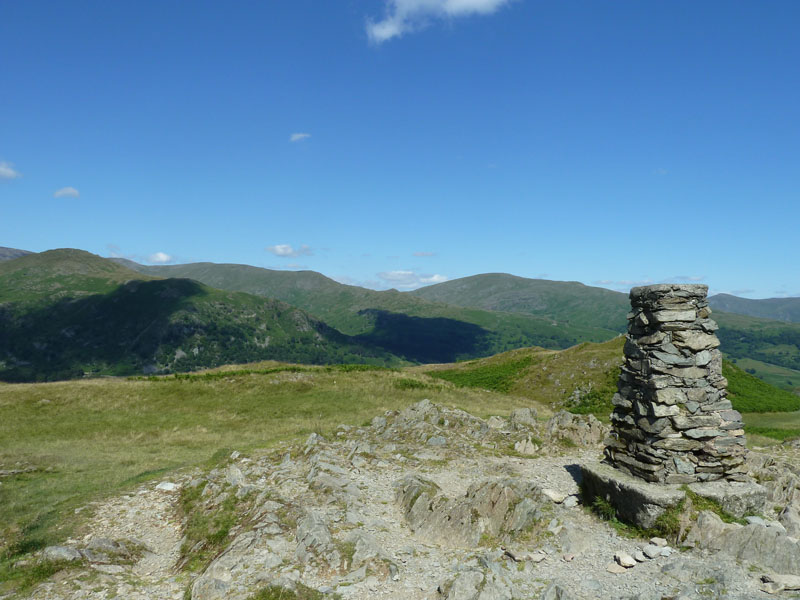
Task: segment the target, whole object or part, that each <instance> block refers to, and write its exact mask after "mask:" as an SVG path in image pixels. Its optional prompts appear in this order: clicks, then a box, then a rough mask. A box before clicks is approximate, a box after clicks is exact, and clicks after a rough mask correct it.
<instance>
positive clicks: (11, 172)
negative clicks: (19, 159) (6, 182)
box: [0, 160, 22, 179]
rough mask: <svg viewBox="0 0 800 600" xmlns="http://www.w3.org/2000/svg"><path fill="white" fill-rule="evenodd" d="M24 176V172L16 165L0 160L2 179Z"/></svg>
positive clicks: (0, 177) (0, 176) (0, 175)
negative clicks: (16, 167)
mask: <svg viewBox="0 0 800 600" xmlns="http://www.w3.org/2000/svg"><path fill="white" fill-rule="evenodd" d="M17 177H22V173H20V172H19V171H17V170H16V169H15V168H14V165H12V164H11V163H7V162H5V161H2V160H0V179H16V178H17Z"/></svg>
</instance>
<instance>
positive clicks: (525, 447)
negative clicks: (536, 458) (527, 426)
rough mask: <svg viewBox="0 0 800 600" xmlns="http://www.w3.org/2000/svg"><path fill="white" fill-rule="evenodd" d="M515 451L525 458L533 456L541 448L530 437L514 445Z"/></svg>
mask: <svg viewBox="0 0 800 600" xmlns="http://www.w3.org/2000/svg"><path fill="white" fill-rule="evenodd" d="M514 450H515V451H517V452H519V453H520V454H523V455H525V456H533V455H534V454H536V453H537V452H539V446H537V445H536V444H534V443H533V442H532V441H531V438H530V436H528V438H527V439H524V440H520V441H518V442H517V443H515V444H514Z"/></svg>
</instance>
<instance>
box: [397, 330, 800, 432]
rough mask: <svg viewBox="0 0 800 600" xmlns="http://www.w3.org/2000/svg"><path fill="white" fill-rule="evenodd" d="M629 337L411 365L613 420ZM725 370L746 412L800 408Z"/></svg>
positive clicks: (788, 396) (784, 394)
mask: <svg viewBox="0 0 800 600" xmlns="http://www.w3.org/2000/svg"><path fill="white" fill-rule="evenodd" d="M624 342H625V338H624V336H620V337H618V338H616V339H613V340H610V341H608V342H603V343H601V344H590V343H586V344H580V345H578V346H575V347H573V348H568V349H566V350H560V351H553V350H544V349H542V348H522V349H519V350H512V351H511V352H504V353H503V354H498V355H496V356H491V357H489V358H482V359H478V360H472V361H467V362H461V363H456V364H443V365H424V366H420V367H414V368H413V369H412V370H413V371H418V372H422V373H425V374H427V375H430V376H431V377H434V378H437V379H444V380H445V381H449V382H450V383H453V384H455V385H458V386H461V387H468V388H478V389H483V390H489V391H493V392H499V393H504V394H511V395H513V396H518V397H522V398H526V399H528V400H531V401H534V402H536V403H539V404H545V405H549V406H550V407H551V408H553V409H554V410H557V409H560V408H566V409H568V410H570V411H571V412H575V413H579V414H585V413H592V414H594V415H595V416H597V417H598V418H599V419H602V420H608V416H609V414H610V413H611V410H612V406H611V397H612V396H613V395H614V393H615V392H616V391H617V379H618V377H619V368H620V366H621V365H622V362H623V354H622V347H623V345H624ZM723 374H724V375H725V377H726V378H727V379H728V395H729V398H730V399H731V402H732V403H733V405H734V407H735V408H736V409H737V410H739V411H741V412H747V413H752V412H763V413H767V412H793V411H798V410H800V397H798V396H797V395H795V394H792V393H791V392H788V391H786V390H784V389H779V388H776V387H774V386H772V385H770V384H768V383H766V382H765V381H762V380H761V379H759V378H758V377H755V376H753V375H751V374H749V373H746V372H745V371H743V370H742V369H740V368H739V367H738V366H737V365H735V364H733V363H731V362H730V361H723Z"/></svg>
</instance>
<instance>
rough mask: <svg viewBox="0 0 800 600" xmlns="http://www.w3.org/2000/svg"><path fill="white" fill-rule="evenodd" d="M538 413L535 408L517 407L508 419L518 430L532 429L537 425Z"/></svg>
mask: <svg viewBox="0 0 800 600" xmlns="http://www.w3.org/2000/svg"><path fill="white" fill-rule="evenodd" d="M536 414H537V413H536V409H535V408H515V409H514V410H512V411H511V415H510V416H509V418H508V420H509V422H510V423H511V427H512V428H514V429H516V430H520V429H522V430H525V429H531V428H533V427H535V426H536Z"/></svg>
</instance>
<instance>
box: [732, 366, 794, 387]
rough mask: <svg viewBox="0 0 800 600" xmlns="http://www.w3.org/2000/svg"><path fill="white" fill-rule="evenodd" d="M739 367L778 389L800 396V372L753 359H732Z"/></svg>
mask: <svg viewBox="0 0 800 600" xmlns="http://www.w3.org/2000/svg"><path fill="white" fill-rule="evenodd" d="M731 362H734V363H735V364H736V366H737V367H739V368H740V369H742V370H743V371H746V372H748V373H751V374H753V375H755V376H756V377H758V378H759V379H762V380H763V381H765V382H767V383H768V384H770V385H774V386H775V387H777V388H781V389H784V390H787V391H790V392H793V393H795V394H800V371H798V370H795V369H788V368H786V367H781V366H778V365H773V364H770V363H766V362H763V361H760V360H755V359H752V358H731Z"/></svg>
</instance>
